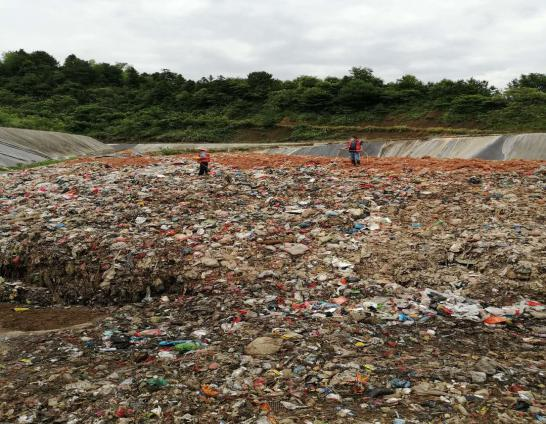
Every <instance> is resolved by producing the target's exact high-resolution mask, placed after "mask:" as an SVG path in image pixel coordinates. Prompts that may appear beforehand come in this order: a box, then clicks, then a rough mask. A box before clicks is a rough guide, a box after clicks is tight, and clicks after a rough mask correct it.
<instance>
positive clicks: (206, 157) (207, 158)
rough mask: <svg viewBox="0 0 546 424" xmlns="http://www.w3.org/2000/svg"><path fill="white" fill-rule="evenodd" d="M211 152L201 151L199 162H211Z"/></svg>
mask: <svg viewBox="0 0 546 424" xmlns="http://www.w3.org/2000/svg"><path fill="white" fill-rule="evenodd" d="M209 162H210V154H209V152H205V151H201V152H199V163H209Z"/></svg>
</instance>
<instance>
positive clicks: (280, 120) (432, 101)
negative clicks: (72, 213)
mask: <svg viewBox="0 0 546 424" xmlns="http://www.w3.org/2000/svg"><path fill="white" fill-rule="evenodd" d="M363 125H373V126H377V127H384V128H391V129H392V128H400V127H401V126H404V125H407V126H422V127H427V126H429V127H434V126H435V127H452V128H469V129H474V130H475V129H481V130H490V131H510V132H516V131H545V130H546V74H541V73H530V74H527V75H521V76H519V77H518V78H515V79H514V80H513V81H511V82H509V84H508V85H507V88H506V89H504V90H499V89H497V88H495V87H493V86H491V85H490V84H489V83H488V82H487V81H480V80H476V79H473V78H471V79H468V80H458V81H452V80H448V79H443V80H441V81H438V82H424V81H420V80H419V79H418V78H416V77H415V76H413V75H403V76H401V77H400V78H399V79H398V80H396V81H394V82H386V81H384V80H383V79H381V78H380V77H379V76H376V75H375V74H374V72H373V71H372V70H371V69H369V68H366V67H354V68H352V69H351V70H350V71H348V74H347V75H346V76H343V77H341V78H338V77H327V78H317V77H314V76H306V75H304V76H300V77H298V78H295V79H293V80H288V81H281V80H278V79H275V78H274V76H273V75H271V74H269V73H267V72H264V71H259V72H252V73H250V74H248V75H247V76H246V78H225V77H223V76H217V77H213V76H209V77H203V78H201V79H200V80H198V81H193V80H191V79H186V78H184V76H183V75H180V74H178V73H175V72H171V71H170V70H167V69H163V70H162V71H161V72H155V73H140V72H138V70H136V69H135V68H134V67H132V66H130V65H128V64H125V63H116V64H108V63H97V62H95V61H93V60H83V59H80V58H78V57H76V56H75V55H73V54H72V55H70V56H68V57H67V58H66V59H65V60H64V62H63V63H59V62H58V61H57V60H56V59H55V58H54V57H53V56H51V55H50V54H48V53H46V52H43V51H35V52H32V53H28V52H25V51H24V50H19V51H12V52H7V53H4V54H3V56H2V59H1V60H0V126H8V127H22V128H32V129H43V130H56V131H66V132H73V133H78V134H86V135H90V136H93V137H97V138H99V139H101V140H105V141H112V140H167V141H168V140H177V141H183V140H187V141H228V140H232V139H233V138H234V137H235V134H236V133H237V131H240V130H242V129H252V128H255V129H265V130H267V129H274V128H280V127H289V128H290V131H289V132H288V133H287V134H288V135H286V137H288V138H289V139H309V138H325V137H329V136H333V135H335V134H336V131H337V132H339V131H340V128H343V127H346V128H350V127H354V126H363ZM334 129H335V130H334ZM341 132H343V131H341Z"/></svg>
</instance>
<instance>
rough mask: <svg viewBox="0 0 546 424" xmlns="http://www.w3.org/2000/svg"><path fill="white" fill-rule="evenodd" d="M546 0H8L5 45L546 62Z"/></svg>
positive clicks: (472, 71)
mask: <svg viewBox="0 0 546 424" xmlns="http://www.w3.org/2000/svg"><path fill="white" fill-rule="evenodd" d="M544 39H546V3H545V2H544V1H543V0H443V1H437V0H413V1H408V0H366V1H363V0H337V1H332V0H277V1H268V0H261V1H256V0H254V1H250V0H199V1H196V0H161V1H152V0H25V1H21V0H0V51H9V50H16V49H19V48H23V49H26V50H27V51H33V50H46V51H48V52H50V53H51V54H53V55H54V56H55V57H57V58H58V59H59V60H61V61H62V60H64V58H65V57H66V56H67V55H68V54H70V53H75V54H76V55H78V56H79V57H82V58H85V59H95V60H97V61H99V62H103V61H104V62H111V63H115V62H127V63H130V64H132V65H134V66H135V67H136V68H137V69H139V70H141V71H147V72H153V71H158V70H160V69H162V68H169V69H171V70H173V71H176V72H180V73H182V74H183V75H184V76H186V77H189V78H200V77H201V76H206V75H210V74H212V75H220V74H222V75H225V76H231V75H236V76H244V75H246V74H247V73H249V72H251V71H255V70H267V71H269V72H272V73H273V74H274V75H275V76H276V77H278V78H293V77H295V76H298V75H301V74H312V75H317V76H327V75H337V76H341V75H343V74H346V73H347V71H348V69H350V68H351V67H352V66H368V67H371V68H372V69H374V70H375V72H376V74H377V75H379V76H381V77H383V78H384V79H386V80H394V79H397V78H399V77H400V76H401V75H403V74H405V73H414V74H416V75H417V76H418V77H419V78H421V79H423V80H438V79H441V78H454V79H457V78H469V77H471V76H474V77H476V78H480V79H489V80H490V81H491V82H492V83H493V84H495V85H499V86H503V85H505V84H506V83H507V82H508V81H509V80H510V79H512V78H514V77H517V76H518V75H519V74H521V73H529V72H546V44H545V43H544Z"/></svg>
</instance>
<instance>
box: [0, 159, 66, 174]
mask: <svg viewBox="0 0 546 424" xmlns="http://www.w3.org/2000/svg"><path fill="white" fill-rule="evenodd" d="M70 159H71V158H66V159H48V160H43V161H40V162H33V163H18V164H17V165H15V166H10V167H0V172H10V171H22V170H24V169H32V168H41V167H43V166H49V165H55V164H57V163H60V162H64V161H66V160H70Z"/></svg>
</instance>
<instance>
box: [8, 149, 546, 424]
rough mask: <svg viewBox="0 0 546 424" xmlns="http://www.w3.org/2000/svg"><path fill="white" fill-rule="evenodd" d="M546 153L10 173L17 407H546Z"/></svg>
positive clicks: (293, 414) (123, 416) (91, 166)
mask: <svg viewBox="0 0 546 424" xmlns="http://www.w3.org/2000/svg"><path fill="white" fill-rule="evenodd" d="M545 165H546V164H545V162H533V161H508V162H484V161H477V160H472V161H464V160H435V159H410V158H405V159H393V158H388V159H387V158H377V159H370V160H367V161H365V162H364V163H363V166H362V167H360V168H352V167H350V166H349V165H348V164H347V163H346V162H344V161H340V160H335V159H327V158H316V159H315V158H313V159H310V158H309V157H306V158H303V157H282V156H277V155H275V156H267V155H258V154H244V155H243V154H222V155H214V157H213V163H212V167H211V169H212V172H211V175H209V176H207V177H198V176H197V175H196V171H197V166H196V164H195V161H194V160H192V158H191V156H190V157H188V156H184V155H182V156H166V157H160V156H154V157H149V156H143V157H122V158H85V159H80V160H75V161H69V162H65V163H62V164H57V165H56V166H50V167H44V168H38V169H33V170H26V171H19V172H10V173H4V174H0V214H1V217H2V219H1V221H0V298H1V301H2V302H4V306H3V307H4V308H9V311H10V313H9V314H7V313H5V314H3V315H2V317H0V422H9V423H42V422H45V423H109V422H120V423H144V422H162V423H256V424H267V423H278V424H289V423H306V424H322V423H396V424H403V423H405V424H410V423H440V422H441V423H474V422H476V423H514V422H518V423H519V422H535V423H536V422H546V307H545V303H546V290H545V289H546V231H545V230H546V222H545V220H546V208H545V189H546V166H545ZM53 305H56V307H55V308H54V307H53ZM76 305H77V306H76ZM59 309H60V310H61V312H62V314H60V315H59V313H60V312H59ZM4 310H6V311H7V309H4ZM49 311H51V313H53V312H55V313H56V314H57V315H56V316H58V317H61V318H59V319H58V321H59V325H58V326H57V327H58V328H57V329H56V330H52V329H51V327H52V326H51V325H49V326H47V327H43V328H42V330H47V331H33V332H26V333H25V332H24V331H23V332H22V331H19V332H18V333H17V335H12V334H10V333H9V331H8V330H10V329H12V328H11V327H10V326H11V325H13V323H14V322H17V320H16V319H13V316H16V317H17V316H20V317H21V318H20V321H22V322H25V321H28V323H33V325H37V326H39V324H40V322H41V321H44V323H45V322H46V321H47V316H46V315H47V313H48V312H49ZM70 311H73V312H74V314H75V315H77V316H79V317H80V319H79V320H78V321H77V322H76V323H77V324H78V326H76V327H68V326H69V324H70V322H69V321H70V320H69V318H68V315H67V314H69V313H70ZM38 314H41V315H38ZM85 314H87V315H85ZM4 315H6V316H7V315H9V317H10V319H9V320H7V319H5V318H4ZM33 315H34V317H33ZM84 315H85V316H89V317H90V318H89V319H91V321H90V322H88V323H87V324H86V325H82V319H81V317H82V316H84ZM37 317H39V318H37ZM63 322H64V327H68V328H62V327H63V325H62V324H63ZM27 327H28V328H27ZM27 327H25V328H23V329H24V330H29V329H30V326H27ZM59 327H60V328H59ZM21 328H22V327H21ZM21 328H19V329H21ZM32 328H33V329H36V330H40V328H38V327H36V328H34V327H32Z"/></svg>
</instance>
